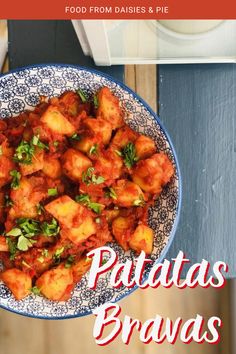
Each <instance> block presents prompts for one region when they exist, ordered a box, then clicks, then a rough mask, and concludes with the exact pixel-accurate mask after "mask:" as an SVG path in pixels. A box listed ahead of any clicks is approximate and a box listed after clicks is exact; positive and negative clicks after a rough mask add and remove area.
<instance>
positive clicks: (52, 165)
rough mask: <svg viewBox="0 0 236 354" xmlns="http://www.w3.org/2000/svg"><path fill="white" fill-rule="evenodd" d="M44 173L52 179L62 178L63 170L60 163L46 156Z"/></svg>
mask: <svg viewBox="0 0 236 354" xmlns="http://www.w3.org/2000/svg"><path fill="white" fill-rule="evenodd" d="M42 171H43V173H44V174H45V175H46V176H48V177H50V178H52V179H57V178H59V177H61V174H62V169H61V164H60V161H59V160H58V159H56V158H54V157H50V156H47V155H45V158H44V161H43V167H42Z"/></svg>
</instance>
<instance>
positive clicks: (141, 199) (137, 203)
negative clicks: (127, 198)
mask: <svg viewBox="0 0 236 354" xmlns="http://www.w3.org/2000/svg"><path fill="white" fill-rule="evenodd" d="M144 204H145V201H144V199H143V196H142V195H140V196H139V199H136V200H135V201H134V202H133V205H134V206H143V205H144Z"/></svg>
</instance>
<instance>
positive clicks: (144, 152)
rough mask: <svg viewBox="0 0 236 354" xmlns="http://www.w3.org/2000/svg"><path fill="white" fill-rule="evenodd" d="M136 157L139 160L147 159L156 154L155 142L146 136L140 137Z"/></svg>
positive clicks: (136, 146) (136, 144) (136, 147)
mask: <svg viewBox="0 0 236 354" xmlns="http://www.w3.org/2000/svg"><path fill="white" fill-rule="evenodd" d="M134 145H135V149H136V155H137V157H138V159H139V160H141V159H146V158H147V157H150V156H152V155H153V154H155V152H156V146H155V143H154V141H153V140H152V139H151V138H149V137H148V136H145V135H140V136H139V137H138V139H137V140H136V141H135V144H134Z"/></svg>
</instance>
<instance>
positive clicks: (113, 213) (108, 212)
mask: <svg viewBox="0 0 236 354" xmlns="http://www.w3.org/2000/svg"><path fill="white" fill-rule="evenodd" d="M103 213H104V215H105V216H106V220H107V222H108V224H110V223H111V222H112V221H113V220H114V219H115V218H117V217H118V215H119V214H120V210H119V209H105V210H104V212H103Z"/></svg>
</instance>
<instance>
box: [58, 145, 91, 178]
mask: <svg viewBox="0 0 236 354" xmlns="http://www.w3.org/2000/svg"><path fill="white" fill-rule="evenodd" d="M62 163H63V165H62V168H63V171H64V173H65V174H66V175H67V176H68V177H69V178H71V179H72V180H73V181H80V180H81V178H82V174H83V172H86V171H87V169H88V168H89V167H91V166H92V162H91V161H90V160H89V158H88V157H86V156H84V155H83V154H82V153H81V152H80V151H77V150H75V149H68V150H67V151H66V152H65V153H64V155H63V156H62Z"/></svg>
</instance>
